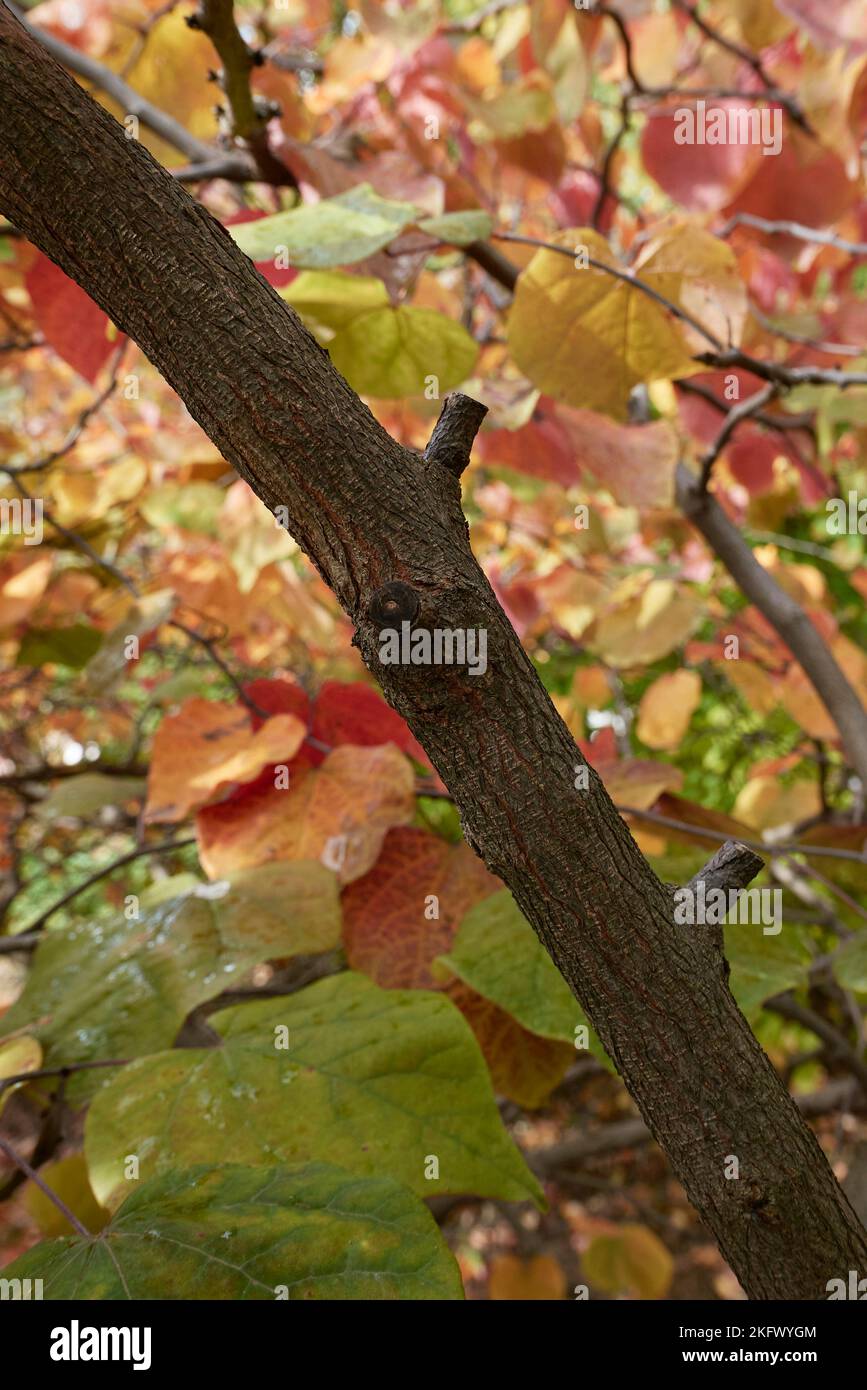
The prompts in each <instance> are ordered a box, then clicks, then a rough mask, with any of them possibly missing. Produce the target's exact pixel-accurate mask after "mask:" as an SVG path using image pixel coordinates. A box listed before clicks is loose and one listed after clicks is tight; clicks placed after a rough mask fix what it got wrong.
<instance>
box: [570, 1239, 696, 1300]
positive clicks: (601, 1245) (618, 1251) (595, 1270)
mask: <svg viewBox="0 0 867 1390" xmlns="http://www.w3.org/2000/svg"><path fill="white" fill-rule="evenodd" d="M582 1267H583V1270H584V1274H585V1276H586V1278H587V1279H588V1280H589V1282H590V1283H591V1284H594V1285H595V1286H596V1287H597V1288H599V1289H604V1290H605V1292H606V1293H619V1294H637V1296H638V1297H639V1298H656V1299H658V1298H664V1297H665V1295H666V1294H667V1293H668V1290H669V1288H670V1287H671V1278H672V1275H673V1274H674V1260H673V1259H672V1257H671V1255H670V1254H669V1253H668V1251H667V1250H666V1248H665V1246H664V1245H663V1244H662V1241H661V1240H660V1239H659V1237H658V1236H655V1235H654V1233H653V1231H650V1230H648V1228H647V1227H646V1226H638V1225H633V1224H629V1223H627V1224H626V1225H623V1226H620V1227H619V1228H618V1229H617V1230H615V1231H613V1232H612V1233H611V1234H608V1233H605V1234H603V1235H598V1236H596V1237H595V1238H594V1239H593V1240H592V1241H591V1242H590V1245H589V1246H588V1248H587V1250H586V1251H585V1253H584V1256H583V1259H582Z"/></svg>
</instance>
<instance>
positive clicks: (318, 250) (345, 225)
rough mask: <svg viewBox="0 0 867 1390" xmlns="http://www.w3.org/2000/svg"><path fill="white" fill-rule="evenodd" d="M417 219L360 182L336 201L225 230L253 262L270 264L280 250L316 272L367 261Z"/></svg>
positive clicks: (294, 262)
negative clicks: (367, 258)
mask: <svg viewBox="0 0 867 1390" xmlns="http://www.w3.org/2000/svg"><path fill="white" fill-rule="evenodd" d="M417 215H418V213H417V210H416V208H414V207H413V205H412V204H411V203H394V202H389V201H388V199H386V198H380V196H379V194H378V193H374V191H373V189H372V188H371V186H370V184H369V183H359V184H356V186H355V187H354V188H349V189H347V191H346V192H345V193H339V194H338V195H337V197H336V198H323V199H322V200H321V201H320V202H318V203H314V204H313V205H312V206H310V207H300V208H291V209H290V210H289V211H288V212H276V213H274V215H273V216H272V217H260V218H259V219H258V221H256V222H242V223H239V224H238V225H237V226H235V227H229V228H227V230H228V232H229V233H230V235H231V236H233V237H234V239H235V241H236V242H237V243H238V245H239V246H240V248H241V250H242V251H243V252H244V253H245V255H247V256H249V257H250V259H251V260H252V261H273V260H275V259H276V258H277V256H278V254H279V253H280V252H281V251H283V252H284V254H285V255H286V258H287V260H288V263H289V264H290V265H294V266H301V267H307V268H309V269H313V270H315V269H327V268H328V267H329V266H335V265H351V264H352V262H353V261H363V260H365V259H366V257H367V256H372V255H373V253H374V252H375V251H381V250H382V248H383V246H387V245H388V243H389V242H390V241H393V240H394V238H395V237H396V236H398V235H399V234H400V232H402V231H403V229H404V227H408V226H409V225H410V223H411V222H414V221H415V219H416V217H417Z"/></svg>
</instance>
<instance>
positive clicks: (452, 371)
mask: <svg viewBox="0 0 867 1390" xmlns="http://www.w3.org/2000/svg"><path fill="white" fill-rule="evenodd" d="M328 350H329V352H330V353H331V360H332V361H333V363H334V365H335V367H336V368H337V370H338V371H339V372H341V373H342V374H343V376H345V377H346V380H347V381H348V382H349V384H350V386H353V387H354V388H355V390H356V391H359V392H361V393H362V394H364V395H367V396H382V397H386V398H394V397H400V396H421V395H423V394H424V393H425V391H426V390H427V389H428V388H429V387H430V386H433V387H434V388H435V389H436V391H437V392H438V394H439V396H442V395H443V393H444V392H446V391H449V390H450V389H451V388H452V387H453V386H457V385H458V384H459V383H460V382H462V381H464V380H465V378H466V377H468V376H469V374H470V372H471V371H472V370H473V367H474V366H475V362H476V358H477V356H478V346H477V344H476V343H475V342H474V341H473V339H472V338H471V337H470V335H469V333H468V332H467V331H466V329H465V328H462V327H461V325H460V324H459V323H455V322H454V321H453V320H452V319H447V318H446V317H445V315H444V314H437V313H434V312H433V311H432V310H431V309H412V308H405V307H404V306H400V307H399V308H397V309H391V308H386V309H374V310H373V311H372V312H371V313H369V314H361V315H359V316H358V317H357V318H353V320H352V322H351V323H350V324H349V325H348V326H347V327H346V328H344V329H343V330H342V332H340V333H338V334H337V336H336V337H335V338H333V339H332V341H331V342H330V343H329V345H328Z"/></svg>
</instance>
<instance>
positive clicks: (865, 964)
mask: <svg viewBox="0 0 867 1390" xmlns="http://www.w3.org/2000/svg"><path fill="white" fill-rule="evenodd" d="M833 965H834V974H835V975H836V977H837V979H838V980H839V981H840V984H841V985H843V987H844V989H855V990H858V991H859V993H860V992H862V991H863V992H865V993H867V931H859V932H857V933H856V934H855V935H854V936H850V937H848V938H847V939H846V940H845V941H844V942H843V943H842V945H841V946H839V947H838V948H837V950H836V951H835V952H834V960H833Z"/></svg>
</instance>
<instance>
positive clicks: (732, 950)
mask: <svg viewBox="0 0 867 1390" xmlns="http://www.w3.org/2000/svg"><path fill="white" fill-rule="evenodd" d="M695 930H697V931H701V930H706V929H705V928H701V927H698V928H696V929H695ZM725 954H726V959H727V960H728V962H729V965H730V966H731V978H730V980H729V986H730V988H731V992H732V994H733V995H734V997H735V999H736V1000H737V1002H738V1004H739V1005H740V1007H741V1008H742V1009H743V1011H744V1013H745V1014H746V1016H747V1018H749V1019H753V1018H755V1017H756V1015H757V1014H758V1013H759V1011H760V1010H761V1006H762V1004H763V1003H764V1002H765V1000H766V999H770V997H771V995H773V994H781V993H782V991H783V990H785V989H792V988H794V987H795V986H796V985H800V984H803V983H804V982H805V981H806V979H807V973H808V971H809V968H810V963H811V960H812V955H811V953H810V950H809V947H808V946H807V938H806V937H805V936H804V934H803V933H802V932H801V931H800V930H799V928H798V927H797V926H793V925H792V923H790V922H784V923H783V929H782V931H781V932H780V933H779V935H777V936H765V934H764V932H763V930H762V927H761V925H760V924H758V923H756V922H727V923H726V925H725Z"/></svg>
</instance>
